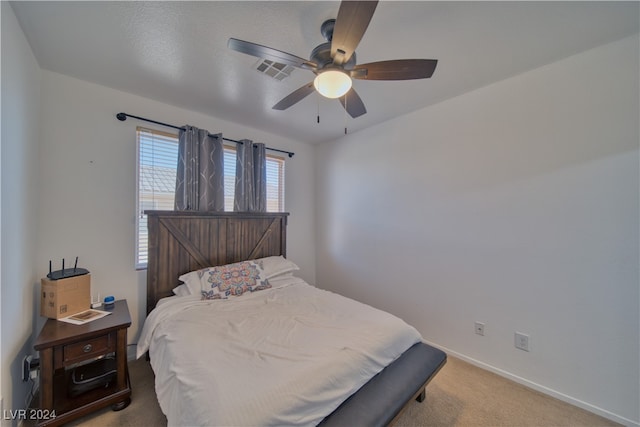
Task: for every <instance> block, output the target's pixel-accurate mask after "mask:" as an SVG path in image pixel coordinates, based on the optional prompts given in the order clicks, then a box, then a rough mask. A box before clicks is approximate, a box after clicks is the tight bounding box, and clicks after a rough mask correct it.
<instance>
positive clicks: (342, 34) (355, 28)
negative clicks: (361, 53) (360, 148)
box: [227, 0, 438, 118]
mask: <svg viewBox="0 0 640 427" xmlns="http://www.w3.org/2000/svg"><path fill="white" fill-rule="evenodd" d="M377 5H378V2H377V0H376V1H342V2H341V3H340V9H339V10H338V17H337V18H336V19H329V20H327V21H325V22H324V23H323V24H322V27H321V28H320V32H321V33H322V36H323V37H324V38H325V39H326V40H327V41H326V42H325V43H322V44H320V45H318V46H316V47H315V48H314V49H313V50H312V51H311V55H310V57H309V59H308V60H307V59H304V58H301V57H299V56H296V55H292V54H290V53H287V52H283V51H280V50H277V49H274V48H271V47H267V46H262V45H259V44H256V43H251V42H248V41H244V40H238V39H234V38H230V39H229V41H228V43H227V46H228V47H229V48H230V49H233V50H235V51H238V52H241V53H245V54H247V55H252V56H257V57H258V58H263V59H270V60H272V61H276V62H279V63H282V64H286V65H292V66H294V67H297V68H302V69H305V70H310V71H312V72H313V73H314V74H316V78H315V79H314V81H313V82H310V83H307V84H306V85H304V86H302V87H301V88H299V89H297V90H295V91H293V92H292V93H290V94H289V95H287V96H286V97H285V98H283V99H282V100H281V101H280V102H278V103H277V104H276V105H274V106H273V109H275V110H286V109H287V108H289V107H291V106H292V105H294V104H296V103H297V102H299V101H301V100H302V99H304V98H305V97H306V96H308V95H309V94H311V93H312V92H313V91H314V90H317V91H318V92H319V93H320V94H321V95H323V96H326V97H327V98H340V102H341V103H342V106H343V107H344V108H345V110H347V112H348V113H349V115H350V116H351V117H353V118H356V117H359V116H361V115H363V114H365V113H366V112H367V109H366V108H365V106H364V103H363V102H362V99H360V96H359V95H358V94H357V93H356V91H355V89H354V88H353V87H352V81H351V79H361V80H413V79H425V78H429V77H431V76H432V75H433V72H434V71H435V69H436V65H437V63H438V61H437V60H436V59H395V60H390V61H379V62H370V63H368V64H360V65H357V64H356V53H355V50H356V47H357V46H358V44H359V43H360V40H361V39H362V36H363V35H364V33H365V31H366V30H367V27H368V26H369V22H370V21H371V18H372V17H373V13H374V12H375V10H376V6H377Z"/></svg>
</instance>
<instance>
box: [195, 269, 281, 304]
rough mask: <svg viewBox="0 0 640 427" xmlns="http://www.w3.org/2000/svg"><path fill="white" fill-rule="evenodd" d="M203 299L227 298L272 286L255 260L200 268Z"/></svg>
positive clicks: (199, 274)
mask: <svg viewBox="0 0 640 427" xmlns="http://www.w3.org/2000/svg"><path fill="white" fill-rule="evenodd" d="M198 276H199V278H200V284H201V294H202V299H226V298H229V297H234V296H235V297H237V296H241V295H243V294H245V293H246V292H254V291H261V290H263V289H268V288H270V287H271V285H270V284H269V281H268V280H267V279H266V278H265V275H264V271H263V270H262V268H261V267H260V265H259V264H257V263H255V262H253V261H241V262H236V263H234V264H227V265H222V266H218V267H210V268H205V269H203V270H198Z"/></svg>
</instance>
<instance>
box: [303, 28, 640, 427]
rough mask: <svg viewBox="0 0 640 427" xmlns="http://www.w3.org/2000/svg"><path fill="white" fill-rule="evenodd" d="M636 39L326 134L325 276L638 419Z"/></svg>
mask: <svg viewBox="0 0 640 427" xmlns="http://www.w3.org/2000/svg"><path fill="white" fill-rule="evenodd" d="M638 51H639V40H638V36H637V35H636V36H634V37H632V38H627V39H624V40H621V41H618V42H615V43H612V44H610V45H606V46H603V47H599V48H596V49H593V50H590V51H587V52H585V53H582V54H579V55H576V56H573V57H570V58H567V59H565V60H562V61H560V62H557V63H554V64H550V65H548V66H545V67H542V68H539V69H536V70H533V71H531V72H528V73H525V74H522V75H519V76H516V77H513V78H510V79H508V80H505V81H502V82H499V83H496V84H493V85H490V86H488V87H485V88H482V89H480V90H476V91H474V92H471V93H468V94H465V95H463V96H460V97H457V98H455V99H451V100H449V101H446V102H443V103H441V104H438V105H435V106H433V107H430V108H425V109H423V110H420V111H417V112H414V113H412V114H409V115H406V116H404V117H401V118H398V119H394V120H391V121H388V122H385V123H382V124H380V125H378V126H376V127H374V128H371V129H368V130H364V131H361V132H358V133H354V134H352V135H347V136H345V137H343V138H340V139H339V140H336V141H334V142H332V143H329V144H324V145H319V146H317V148H316V157H315V161H316V182H317V189H316V206H317V208H318V210H317V214H316V215H317V231H316V235H317V246H316V251H317V277H318V285H319V286H320V287H323V288H327V289H330V290H334V291H337V292H340V293H343V294H346V295H348V296H351V297H354V298H356V299H359V300H361V301H364V302H366V303H369V304H371V305H374V306H377V307H380V308H382V309H385V310H387V311H390V312H393V313H395V314H397V315H399V316H400V317H402V318H404V319H405V320H406V321H408V322H409V323H411V324H413V325H415V326H416V327H417V328H418V329H419V330H420V332H421V333H422V334H423V337H424V338H425V340H427V341H429V342H431V343H434V344H436V345H438V346H441V347H443V348H445V349H447V350H448V351H450V352H452V353H453V354H456V355H459V356H461V357H464V358H466V359H467V360H471V361H474V362H475V363H478V364H482V365H483V366H485V367H489V368H491V369H493V370H494V371H497V372H500V373H502V374H503V375H506V376H511V377H512V378H514V379H518V380H519V381H522V382H525V383H526V384H528V385H530V386H534V387H536V388H538V389H540V390H543V391H545V392H547V393H550V394H553V395H556V396H558V397H560V398H563V399H565V400H568V401H570V402H572V403H574V404H578V405H580V406H583V407H586V408H588V409H590V410H592V411H594V412H597V413H600V414H603V415H605V416H608V417H610V418H612V419H614V420H617V421H620V422H622V423H626V424H638V422H639V420H640V415H639V412H638V402H639V401H640V391H639V387H640V385H639V384H640V374H639V361H640V351H639V346H640V344H639V338H640V330H639V324H640V320H639V311H640V310H639V302H640V296H639V289H638V288H639V277H638V260H639V249H638V237H639V227H638V222H639V218H640V215H639V208H638V207H639V206H638V205H639V161H638V160H639V158H638V145H639V131H638V117H639V114H640V113H639V106H638V98H639V88H638V76H639V70H638V59H639V58H638V56H639V54H638ZM431 84H437V73H436V75H435V76H434V79H433V80H432V82H431ZM474 321H481V322H484V323H485V324H486V326H485V336H484V337H481V336H479V335H475V334H474ZM515 331H520V332H523V333H526V334H529V336H530V341H529V342H530V352H524V351H521V350H517V349H515V348H514V345H513V342H514V332H515Z"/></svg>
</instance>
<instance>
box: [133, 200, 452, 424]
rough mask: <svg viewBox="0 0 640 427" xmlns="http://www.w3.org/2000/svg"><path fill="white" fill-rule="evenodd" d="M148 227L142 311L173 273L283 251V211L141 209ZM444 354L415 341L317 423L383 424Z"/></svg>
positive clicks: (172, 283)
mask: <svg viewBox="0 0 640 427" xmlns="http://www.w3.org/2000/svg"><path fill="white" fill-rule="evenodd" d="M145 213H146V214H147V218H148V229H149V259H148V263H147V314H148V313H149V312H150V311H151V310H153V308H154V307H155V306H156V303H157V302H158V300H160V299H161V298H164V297H167V296H171V295H173V292H172V290H173V288H175V287H176V286H178V285H179V284H180V282H179V280H178V277H179V276H180V275H182V274H184V273H187V272H190V271H194V270H199V269H201V268H205V267H210V266H215V265H224V264H229V263H232V262H238V261H242V260H247V259H256V258H263V257H267V256H273V255H282V256H286V252H287V251H286V240H287V239H286V237H287V234H286V228H287V217H288V216H289V214H288V213H240V212H191V211H188V212H176V211H145ZM446 359H447V355H446V354H445V353H444V352H442V351H441V350H438V349H436V348H434V347H431V346H429V345H427V344H423V343H418V344H415V345H414V346H413V347H411V348H410V349H409V350H407V351H406V352H405V353H403V354H402V355H401V356H400V357H399V358H398V359H397V360H396V361H394V362H393V363H392V364H390V365H389V366H387V367H386V368H385V369H384V370H382V372H380V373H379V374H378V375H376V376H375V377H373V378H372V379H371V380H370V381H369V382H368V383H366V384H365V385H364V386H363V387H362V388H360V390H358V391H357V392H356V393H354V394H353V395H352V396H351V397H349V398H348V399H347V400H346V401H345V402H343V404H342V405H340V406H339V407H338V408H337V409H336V410H335V411H334V412H333V413H331V414H330V415H329V416H327V417H326V418H325V419H324V420H323V421H322V423H321V425H323V426H344V425H359V426H386V425H389V424H391V423H393V421H394V420H395V419H396V418H397V417H398V415H399V414H400V412H401V411H402V409H403V408H404V407H405V406H406V405H408V404H409V403H410V402H411V401H412V400H413V399H416V400H418V401H419V402H422V401H423V400H424V397H425V387H426V385H427V384H428V383H429V381H430V380H431V379H432V378H433V377H434V376H435V374H436V373H437V372H438V371H439V370H440V369H441V368H442V366H444V364H445V363H446Z"/></svg>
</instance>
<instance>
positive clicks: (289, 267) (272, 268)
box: [254, 255, 300, 279]
mask: <svg viewBox="0 0 640 427" xmlns="http://www.w3.org/2000/svg"><path fill="white" fill-rule="evenodd" d="M254 262H257V263H258V264H259V265H260V266H261V267H262V269H263V270H264V274H265V275H266V276H267V279H273V278H274V277H276V276H280V275H283V274H287V273H293V272H294V271H298V270H300V267H298V266H297V265H296V264H295V263H294V262H293V261H289V260H288V259H286V258H285V257H283V256H282V255H278V256H269V257H266V258H259V259H256V260H254Z"/></svg>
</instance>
